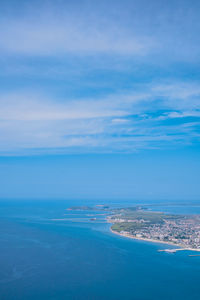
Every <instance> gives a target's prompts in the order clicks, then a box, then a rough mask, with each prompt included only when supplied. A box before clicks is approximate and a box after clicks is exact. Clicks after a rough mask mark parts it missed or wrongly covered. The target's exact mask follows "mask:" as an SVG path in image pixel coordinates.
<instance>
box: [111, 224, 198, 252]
mask: <svg viewBox="0 0 200 300" xmlns="http://www.w3.org/2000/svg"><path fill="white" fill-rule="evenodd" d="M110 231H111V232H112V233H113V234H116V235H119V236H122V237H126V238H129V239H134V240H140V241H145V242H150V243H159V244H165V245H171V246H177V247H179V248H178V249H165V250H160V251H164V252H165V251H166V252H167V250H172V251H169V252H176V251H195V252H200V249H195V248H185V247H183V246H182V245H180V244H174V243H172V242H164V241H158V240H154V239H146V238H139V237H135V236H133V235H131V234H129V233H120V232H117V231H114V230H113V229H112V228H111V227H110ZM173 250H174V251H173ZM158 251H159V250H158Z"/></svg>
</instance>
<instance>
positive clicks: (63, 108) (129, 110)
mask: <svg viewBox="0 0 200 300" xmlns="http://www.w3.org/2000/svg"><path fill="white" fill-rule="evenodd" d="M177 86H178V83H177V85H174V90H173V89H172V86H171V85H170V84H169V85H166V84H165V85H162V87H161V86H157V87H156V86H155V85H152V86H148V85H147V87H146V89H145V93H144V91H141V90H138V89H137V90H135V91H132V92H131V93H130V92H129V94H123V95H122V94H121V95H119V94H117V95H110V96H106V97H103V98H100V99H65V101H63V100H62V101H58V100H56V101H55V100H54V99H49V98H48V97H47V96H44V95H42V94H41V95H39V94H35V93H34V92H27V91H26V92H24V93H17V92H15V93H12V94H7V95H4V96H3V97H2V98H1V99H0V133H1V137H2V138H1V141H0V147H1V152H2V153H3V152H6V151H7V152H12V151H13V152H16V151H19V149H21V150H23V151H24V149H32V150H33V149H45V148H46V149H56V151H58V149H62V151H64V150H63V149H64V148H65V149H66V150H65V151H69V149H70V148H72V147H73V148H77V149H87V151H97V152H98V151H100V152H101V151H111V150H112V151H122V150H126V151H135V150H137V149H141V148H148V147H162V144H163V145H165V146H166V145H173V144H174V145H175V144H181V143H182V144H185V143H186V144H187V143H192V141H193V139H197V140H198V139H199V134H198V127H199V125H200V120H199V119H200V114H199V108H200V107H199V106H198V105H197V101H196V97H197V95H198V93H199V88H198V85H196V88H195V85H194V84H193V85H192V90H193V93H192V95H194V98H193V97H192V96H191V92H189V91H188V92H187V93H186V90H185V86H184V85H183V83H180V87H181V86H183V89H182V90H181V88H179V89H178V92H176V91H177ZM188 88H189V90H191V86H189V85H188ZM169 90H170V93H169V95H168V93H167V91H169ZM181 91H182V92H181ZM199 94H200V93H199ZM161 95H162V97H161ZM158 97H159V101H158ZM187 102H189V104H187ZM191 107H193V110H192V111H191ZM162 109H164V110H165V111H166V110H168V112H165V111H164V112H163V110H162ZM186 117H195V122H191V120H189V121H188V120H184V118H186ZM197 118H198V121H197ZM172 119H174V120H176V119H183V121H182V122H181V123H178V124H177V122H175V123H166V122H168V120H172ZM187 124H188V126H187ZM88 149H89V150H88ZM37 151H38V150H37ZM42 151H43V150H42Z"/></svg>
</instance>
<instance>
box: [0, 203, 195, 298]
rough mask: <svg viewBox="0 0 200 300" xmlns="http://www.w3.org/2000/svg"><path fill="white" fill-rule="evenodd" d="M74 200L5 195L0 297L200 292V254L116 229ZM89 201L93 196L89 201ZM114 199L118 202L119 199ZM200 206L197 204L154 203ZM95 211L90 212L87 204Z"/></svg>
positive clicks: (0, 212) (0, 215) (0, 206)
mask: <svg viewBox="0 0 200 300" xmlns="http://www.w3.org/2000/svg"><path fill="white" fill-rule="evenodd" d="M79 204H81V202H80V203H74V202H71V203H70V202H69V201H48V202H47V201H45V202H44V201H41V202H39V201H28V202H25V201H7V202H6V201H1V202H0V299H1V300H2V299H3V300H26V299H29V300H33V299H34V300H35V299H39V300H40V299H41V300H47V299H48V300H51V299H52V300H53V299H113V300H117V299H134V300H157V299H159V300H160V299H163V300H168V299H172V300H173V299H176V300H177V299H181V300H186V299H187V300H193V299H199V295H200V257H189V256H188V254H189V253H188V252H178V253H176V254H167V253H163V252H157V250H158V249H164V248H166V246H164V245H161V244H152V243H148V242H140V241H135V240H130V239H126V238H122V237H119V236H116V235H113V234H112V233H111V232H110V231H109V225H108V224H105V223H104V222H103V218H104V216H98V215H97V221H94V222H92V221H90V220H89V219H90V217H91V216H88V215H87V212H76V213H73V212H72V213H71V215H69V220H68V221H63V220H54V219H62V218H65V217H66V216H65V215H64V214H66V213H70V212H67V211H65V208H67V207H69V206H71V205H79ZM84 204H88V203H84ZM115 205H116V204H115ZM155 209H157V210H166V211H169V212H173V211H175V212H179V213H181V212H182V213H185V212H186V211H185V210H187V212H191V213H200V207H199V206H197V207H190V208H189V207H187V208H185V207H184V206H180V207H179V206H174V207H169V206H166V207H164V206H163V207H162V209H161V207H155ZM88 214H89V215H90V213H89V212H88Z"/></svg>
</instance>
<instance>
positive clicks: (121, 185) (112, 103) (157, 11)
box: [0, 0, 200, 201]
mask: <svg viewBox="0 0 200 300" xmlns="http://www.w3.org/2000/svg"><path fill="white" fill-rule="evenodd" d="M199 15H200V2H199V1H196V0H193V1H186V0H182V1H178V0H175V1H174V0H173V1H171V0H169V1H165V2H164V1H160V0H151V1H148V0H140V1H139V0H136V1H135V0H132V1H129V0H123V1H122V0H110V1H105V0H102V1H97V0H93V1H89V0H85V1H84V0H77V1H71V0H68V1H62V0H57V1H46V0H44V1H37V0H34V1H33V0H30V1H23V0H21V1H19V0H18V1H15V0H8V1H5V0H1V2H0V198H27V199H28V198H37V199H40V198H56V197H57V198H63V199H68V198H70V199H72V198H73V199H87V198H88V199H93V198H94V199H100V198H101V199H109V198H112V199H115V198H119V199H122V200H123V199H144V200H148V199H149V200H150V199H166V200H170V201H172V200H191V201H193V200H200V187H199V184H198V175H199V174H198V173H199V169H200V168H199V167H200V155H199V154H200V35H199V32H200V22H199Z"/></svg>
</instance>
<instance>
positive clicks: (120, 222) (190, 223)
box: [107, 207, 200, 251]
mask: <svg viewBox="0 0 200 300" xmlns="http://www.w3.org/2000/svg"><path fill="white" fill-rule="evenodd" d="M107 221H108V222H110V223H112V224H113V225H112V226H111V231H112V232H113V233H116V234H120V235H122V236H125V237H129V238H134V239H140V240H145V241H151V242H160V243H166V244H171V245H175V246H178V247H181V248H182V249H185V250H194V251H200V215H176V214H165V213H163V212H155V211H149V210H146V209H143V208H142V207H130V208H120V209H116V210H115V211H113V215H111V216H108V218H107Z"/></svg>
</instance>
